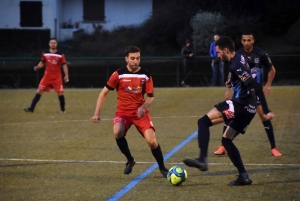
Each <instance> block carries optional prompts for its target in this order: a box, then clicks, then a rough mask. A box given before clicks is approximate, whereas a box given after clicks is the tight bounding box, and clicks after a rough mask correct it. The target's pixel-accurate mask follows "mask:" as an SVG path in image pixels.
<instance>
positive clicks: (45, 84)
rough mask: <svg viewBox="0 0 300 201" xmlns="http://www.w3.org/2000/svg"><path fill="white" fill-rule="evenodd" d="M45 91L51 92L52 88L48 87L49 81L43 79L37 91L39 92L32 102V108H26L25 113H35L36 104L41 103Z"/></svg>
mask: <svg viewBox="0 0 300 201" xmlns="http://www.w3.org/2000/svg"><path fill="white" fill-rule="evenodd" d="M45 91H50V86H49V85H48V82H47V80H46V79H44V78H42V80H41V82H40V83H39V87H38V89H37V92H36V94H35V96H34V97H33V99H32V101H31V105H30V107H28V108H24V109H23V110H24V111H25V112H33V111H34V109H35V106H36V104H37V103H38V102H39V100H40V98H41V96H42V94H43V93H44V92H45Z"/></svg>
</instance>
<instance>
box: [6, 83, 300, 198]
mask: <svg viewBox="0 0 300 201" xmlns="http://www.w3.org/2000/svg"><path fill="white" fill-rule="evenodd" d="M100 90H101V89H66V92H65V97H66V110H67V113H66V114H60V113H59V103H58V98H57V96H56V94H55V92H54V91H53V90H52V91H51V92H50V93H45V94H44V95H43V96H42V98H41V100H40V102H39V103H38V105H37V107H36V110H35V112H34V113H33V114H28V113H25V112H23V110H22V109H23V108H24V107H28V106H29V104H30V102H31V100H32V98H33V96H34V94H35V89H27V90H0V114H1V116H0V158H1V160H0V195H1V196H0V200H107V199H109V198H110V197H111V196H112V195H114V194H115V193H116V192H118V191H119V190H121V189H122V188H123V187H124V186H126V185H127V184H128V183H129V182H130V181H132V180H133V179H135V178H136V177H137V176H138V175H140V174H141V173H143V172H144V171H145V170H146V169H148V168H149V167H150V166H151V165H153V164H154V162H155V161H154V158H153V156H152V154H151V152H150V150H149V148H148V146H147V144H146V142H145V141H144V140H143V138H142V137H141V136H140V135H139V134H138V132H137V131H136V130H135V127H134V126H133V127H132V128H131V129H130V130H129V132H128V136H127V138H128V143H129V146H130V148H131V151H132V154H133V156H134V157H135V159H136V160H137V164H136V165H135V167H134V168H133V172H132V173H131V174H130V175H123V169H124V167H125V165H124V164H125V158H124V157H123V155H122V154H121V153H120V152H119V150H118V147H117V146H116V144H115V140H114V139H113V135H112V118H113V115H114V111H115V106H116V95H115V92H113V93H110V94H109V96H108V97H107V100H106V102H105V104H104V108H103V111H102V114H101V118H102V121H101V123H100V124H93V123H91V121H90V119H91V117H92V115H93V113H94V108H95V104H96V99H97V97H98V94H99V92H100ZM223 94H224V88H222V87H203V88H156V90H155V100H154V102H153V104H152V105H151V107H150V114H151V115H152V118H153V119H152V120H153V123H154V126H155V127H156V129H157V132H156V134H157V139H158V141H159V143H160V145H161V147H162V151H163V153H164V155H165V154H167V153H168V152H170V151H171V150H172V149H173V148H174V147H175V146H177V145H178V144H179V143H180V142H182V141H183V140H185V139H186V138H187V137H188V136H189V135H191V134H192V133H193V132H194V131H195V130H196V129H197V124H196V122H197V119H198V118H199V117H201V116H203V115H204V114H205V113H207V112H208V111H209V110H210V109H211V108H212V107H213V105H214V104H215V103H218V102H220V101H222V100H223ZM299 98H300V87H299V86H293V87H285V86H284V87H280V86H276V87H272V90H271V95H270V97H268V103H269V106H270V108H271V109H272V110H273V111H274V113H275V118H274V119H273V121H272V122H273V127H274V130H275V138H276V143H277V147H278V149H279V150H280V151H281V152H282V154H283V156H282V157H273V156H271V152H270V145H269V142H268V139H267V136H266V134H265V131H264V129H263V125H262V123H261V122H260V120H259V117H258V116H256V117H255V118H254V120H253V122H252V124H251V125H250V126H249V128H248V130H247V132H246V134H245V135H241V136H238V137H237V138H236V139H235V144H236V145H237V147H238V148H239V149H240V152H241V155H242V158H243V161H244V163H245V166H246V169H247V170H248V172H249V174H250V175H251V176H252V178H253V184H252V185H250V186H244V187H229V186H227V185H226V184H227V183H228V182H229V181H231V180H233V179H235V175H236V174H237V171H236V169H235V168H234V167H233V165H232V164H231V163H230V160H229V159H228V157H227V156H223V157H217V156H214V155H213V151H215V149H216V148H217V147H218V146H219V144H220V140H221V131H222V125H217V126H214V127H212V128H211V138H210V146H209V158H208V160H209V161H208V162H209V170H208V171H207V172H199V171H197V170H195V169H193V168H189V167H186V166H184V165H183V164H182V162H181V161H182V159H183V158H186V157H197V156H198V145H197V140H196V139H193V140H192V141H190V142H189V143H188V144H186V145H185V146H184V147H183V148H182V149H180V150H179V151H178V152H176V153H175V154H174V155H173V156H172V157H170V158H169V159H168V160H167V161H166V165H167V167H168V168H171V166H173V165H182V166H183V167H185V168H186V170H187V172H188V179H187V181H186V182H185V183H184V184H183V185H182V186H179V187H175V186H172V185H171V184H169V183H168V182H167V180H166V179H164V178H162V176H161V174H160V173H159V171H158V170H157V169H156V170H154V171H153V172H152V173H151V174H149V175H148V176H147V177H146V178H145V179H143V180H141V181H140V182H139V183H138V184H137V185H136V186H135V187H134V188H132V189H131V190H130V191H129V192H128V193H126V194H125V195H124V196H122V197H121V198H120V199H119V200H124V201H125V200H145V201H146V200H147V201H148V200H214V201H215V200H216V201H218V200H222V201H224V200H258V199H260V200H295V201H296V200H300V191H299V189H300V178H299V171H300V158H299V154H300V153H299V148H300V138H299V132H300V124H299V120H300V105H299Z"/></svg>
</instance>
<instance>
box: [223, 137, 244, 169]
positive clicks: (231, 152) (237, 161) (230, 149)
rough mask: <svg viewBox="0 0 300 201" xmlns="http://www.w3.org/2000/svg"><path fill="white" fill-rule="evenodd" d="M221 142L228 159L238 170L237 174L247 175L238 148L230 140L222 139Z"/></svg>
mask: <svg viewBox="0 0 300 201" xmlns="http://www.w3.org/2000/svg"><path fill="white" fill-rule="evenodd" d="M222 142H223V145H224V147H225V149H226V151H227V154H228V157H229V158H230V160H231V162H232V163H233V165H234V166H235V167H236V168H237V169H238V171H239V174H242V173H247V171H246V169H245V167H244V164H243V161H242V158H241V155H240V152H239V150H238V148H237V147H236V146H235V145H234V144H233V142H232V140H231V139H228V138H224V137H223V138H222Z"/></svg>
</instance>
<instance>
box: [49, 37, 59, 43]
mask: <svg viewBox="0 0 300 201" xmlns="http://www.w3.org/2000/svg"><path fill="white" fill-rule="evenodd" d="M50 40H55V41H56V42H57V39H56V38H50ZM50 40H49V41H50Z"/></svg>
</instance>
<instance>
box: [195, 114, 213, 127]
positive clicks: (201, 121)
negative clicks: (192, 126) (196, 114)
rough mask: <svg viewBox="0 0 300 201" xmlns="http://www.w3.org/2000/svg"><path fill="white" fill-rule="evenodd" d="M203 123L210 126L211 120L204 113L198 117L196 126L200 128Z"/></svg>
mask: <svg viewBox="0 0 300 201" xmlns="http://www.w3.org/2000/svg"><path fill="white" fill-rule="evenodd" d="M203 125H205V126H207V127H210V126H212V122H211V120H210V119H209V117H208V116H207V115H204V116H203V117H201V118H200V119H198V128H200V127H201V126H203Z"/></svg>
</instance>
